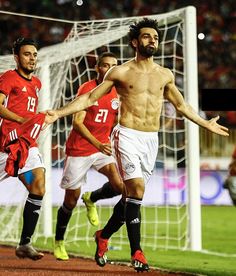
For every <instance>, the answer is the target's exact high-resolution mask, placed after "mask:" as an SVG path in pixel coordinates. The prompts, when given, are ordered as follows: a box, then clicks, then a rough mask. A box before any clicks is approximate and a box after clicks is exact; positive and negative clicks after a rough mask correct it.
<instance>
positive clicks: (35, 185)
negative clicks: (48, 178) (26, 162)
mask: <svg viewBox="0 0 236 276" xmlns="http://www.w3.org/2000/svg"><path fill="white" fill-rule="evenodd" d="M28 187H29V190H30V192H32V193H33V194H36V195H39V196H44V194H45V192H46V189H45V176H44V174H41V173H40V174H34V179H33V181H32V183H31V184H30V185H28Z"/></svg>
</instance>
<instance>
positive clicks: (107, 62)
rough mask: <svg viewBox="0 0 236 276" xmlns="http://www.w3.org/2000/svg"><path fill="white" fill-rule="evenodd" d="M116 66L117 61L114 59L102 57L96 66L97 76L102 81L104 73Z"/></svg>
mask: <svg viewBox="0 0 236 276" xmlns="http://www.w3.org/2000/svg"><path fill="white" fill-rule="evenodd" d="M116 65H117V59H116V58H114V57H104V58H103V59H102V61H101V62H100V64H99V66H98V73H99V76H100V77H101V78H102V79H103V77H104V76H105V74H106V72H107V71H108V70H109V69H110V68H111V67H113V66H116Z"/></svg>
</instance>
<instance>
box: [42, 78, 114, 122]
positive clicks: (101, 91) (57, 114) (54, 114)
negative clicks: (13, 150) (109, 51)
mask: <svg viewBox="0 0 236 276" xmlns="http://www.w3.org/2000/svg"><path fill="white" fill-rule="evenodd" d="M113 84H114V82H113V81H112V80H104V81H103V82H102V83H101V84H99V85H98V86H97V87H96V88H94V89H93V90H91V91H90V92H88V93H86V94H83V95H81V96H78V97H77V98H75V99H74V100H73V101H71V102H70V103H69V104H67V105H65V106H63V107H61V108H59V109H56V110H49V111H47V116H46V119H45V123H46V124H51V123H53V122H54V121H56V120H57V119H58V118H61V117H65V116H68V115H70V114H74V113H76V112H79V111H82V110H85V109H86V108H87V107H89V106H91V105H93V104H94V103H95V102H96V101H97V100H98V99H100V98H101V97H102V96H103V95H105V94H106V93H108V92H109V91H110V90H111V88H112V86H113Z"/></svg>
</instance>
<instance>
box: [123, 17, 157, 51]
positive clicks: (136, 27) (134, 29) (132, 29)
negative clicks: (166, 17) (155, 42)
mask: <svg viewBox="0 0 236 276" xmlns="http://www.w3.org/2000/svg"><path fill="white" fill-rule="evenodd" d="M142 28H152V29H155V30H156V31H157V33H158V38H159V42H160V41H161V31H160V29H159V28H158V22H157V20H155V19H150V18H146V17H145V18H143V19H142V20H141V21H139V22H135V23H134V24H131V25H130V26H129V32H128V36H129V45H130V46H131V47H132V48H133V49H134V47H133V45H132V40H133V39H138V37H139V35H140V29H142Z"/></svg>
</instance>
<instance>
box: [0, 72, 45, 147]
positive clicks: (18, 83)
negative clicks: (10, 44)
mask: <svg viewBox="0 0 236 276" xmlns="http://www.w3.org/2000/svg"><path fill="white" fill-rule="evenodd" d="M40 89H41V82H40V80H39V79H38V78H37V77H35V76H33V77H32V79H31V80H28V79H26V78H24V77H22V76H21V75H20V74H18V72H17V71H16V70H9V71H7V72H5V73H4V74H2V75H1V76H0V92H1V93H3V94H5V95H6V100H5V103H4V106H5V107H6V108H7V109H9V110H10V111H12V112H14V113H16V114H17V115H19V116H21V117H23V118H31V117H32V116H33V115H35V114H36V111H37V107H38V94H39V91H40ZM19 125H20V124H19V123H17V122H12V121H9V120H6V119H3V118H1V117H0V147H1V151H2V150H3V149H2V142H3V141H4V139H5V137H6V135H7V134H8V133H9V132H10V131H11V130H13V129H14V128H17V126H19Z"/></svg>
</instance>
